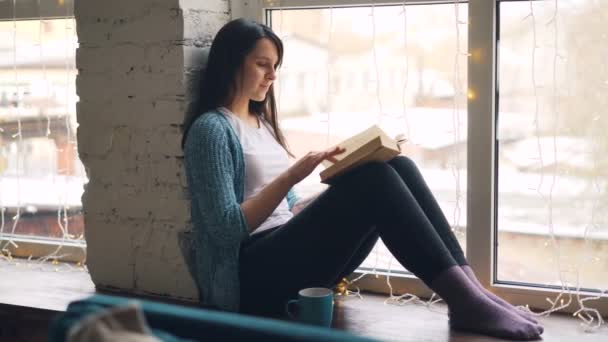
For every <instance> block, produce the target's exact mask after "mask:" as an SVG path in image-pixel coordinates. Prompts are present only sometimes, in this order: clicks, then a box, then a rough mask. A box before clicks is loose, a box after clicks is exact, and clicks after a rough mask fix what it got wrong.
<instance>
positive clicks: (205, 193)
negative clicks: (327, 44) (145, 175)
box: [183, 19, 543, 340]
mask: <svg viewBox="0 0 608 342" xmlns="http://www.w3.org/2000/svg"><path fill="white" fill-rule="evenodd" d="M282 57H283V45H282V43H281V40H280V39H279V38H278V37H277V36H276V35H275V34H274V33H273V32H272V31H271V30H270V28H268V27H266V26H264V25H261V24H258V23H255V22H252V21H247V20H244V19H237V20H234V21H231V22H229V23H228V24H226V25H225V26H224V27H223V28H222V29H221V30H220V31H219V32H218V33H217V36H216V37H215V39H214V41H213V44H212V46H211V50H210V53H209V58H208V62H207V66H206V69H205V72H204V75H203V77H202V81H201V89H200V108H199V110H197V111H194V112H192V114H191V115H189V116H188V117H187V118H186V120H185V122H184V140H183V148H184V153H185V163H186V172H187V176H188V186H189V190H190V192H191V196H192V221H193V223H194V235H195V254H196V261H195V265H193V267H194V269H195V278H196V282H197V285H198V287H199V291H200V296H201V301H202V302H203V303H206V304H210V305H215V306H217V307H219V308H221V309H225V310H232V311H238V310H241V311H242V312H244V313H250V314H262V315H269V316H275V315H281V314H282V313H283V310H284V307H285V302H286V301H287V300H288V299H290V298H293V297H294V296H295V295H296V294H297V291H298V290H300V289H302V288H306V287H313V286H324V287H332V286H334V285H335V284H336V283H337V282H338V281H339V280H340V279H341V278H342V277H343V276H345V275H348V274H350V273H351V272H353V271H354V270H355V269H356V268H357V267H358V266H359V265H360V264H361V262H363V260H364V259H365V258H366V256H367V255H368V253H369V252H370V251H371V249H372V247H373V246H374V244H375V243H376V241H377V240H378V238H382V240H383V241H384V243H385V244H386V246H387V247H388V248H389V250H390V251H391V253H392V254H393V255H394V256H395V258H396V259H397V260H398V261H399V262H400V263H401V264H402V265H403V266H404V267H405V268H407V269H408V270H409V271H411V272H412V273H414V274H415V275H416V276H418V277H419V278H420V279H422V281H424V283H425V284H426V285H428V286H429V287H430V288H431V289H432V290H433V291H435V292H436V293H437V294H438V295H439V296H441V298H443V299H444V300H445V302H446V303H447V305H448V308H449V312H450V314H449V316H450V326H451V327H452V328H454V329H458V330H464V331H469V332H476V333H481V334H486V335H492V336H497V337H502V338H510V339H516V340H530V339H537V338H539V337H540V335H541V334H542V332H543V328H542V327H541V326H540V325H539V324H538V322H537V321H536V320H534V319H533V318H532V317H531V316H529V315H528V314H526V313H524V312H520V311H518V310H517V309H516V308H514V307H513V306H511V305H510V304H509V303H507V302H505V301H504V300H502V299H500V298H498V297H496V296H495V295H494V294H492V293H490V292H489V291H487V290H486V289H484V288H483V286H482V285H481V284H480V283H479V281H478V280H477V278H476V277H475V275H474V273H473V271H472V269H471V268H470V267H469V266H468V264H467V260H466V259H465V257H464V253H463V251H462V249H461V248H460V246H459V244H458V241H457V240H456V238H455V236H454V235H453V233H452V231H451V229H450V225H449V223H448V222H447V220H446V218H445V217H444V215H443V213H442V211H441V209H440V207H439V205H438V204H437V202H436V200H435V199H434V198H433V195H432V193H431V191H430V190H429V188H428V187H427V185H426V183H425V181H424V179H423V177H422V175H421V174H420V172H419V170H418V168H417V167H416V165H415V164H414V162H412V161H411V160H410V159H408V158H407V157H404V156H399V157H396V158H394V159H392V160H390V161H389V162H386V163H384V162H370V163H367V164H364V165H362V166H360V167H358V168H356V169H354V170H352V171H350V172H348V173H346V174H345V175H343V176H341V177H340V178H339V179H338V180H337V181H336V182H335V183H334V184H333V185H331V186H330V187H329V188H328V189H327V190H325V191H324V192H322V193H321V194H320V195H318V196H317V197H316V198H313V199H312V200H309V201H308V202H309V203H308V205H305V206H304V205H302V203H304V202H305V201H298V200H297V198H296V197H295V195H294V193H293V191H292V187H293V186H294V185H295V184H297V183H298V182H300V181H301V180H302V179H304V178H305V177H306V176H308V175H309V174H310V173H311V172H312V171H313V170H314V169H315V167H317V165H319V163H320V162H321V161H323V160H325V159H328V160H333V158H334V156H335V155H337V154H339V153H342V152H343V150H342V149H340V148H336V149H333V150H328V151H320V152H310V153H308V154H307V155H306V156H304V157H302V158H301V159H299V160H298V161H297V162H295V163H294V164H293V165H291V166H290V165H289V155H291V153H290V152H289V150H288V148H287V145H286V143H285V138H284V137H283V134H282V133H281V130H280V128H279V125H278V120H277V112H276V106H275V99H274V94H273V82H274V81H275V79H276V71H277V68H278V67H279V66H280V64H281V60H282ZM302 208H303V209H302ZM404 319H405V318H404Z"/></svg>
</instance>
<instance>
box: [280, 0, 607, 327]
mask: <svg viewBox="0 0 608 342" xmlns="http://www.w3.org/2000/svg"><path fill="white" fill-rule="evenodd" d="M552 1H553V5H554V13H553V18H552V19H551V20H550V21H549V23H547V25H549V24H551V25H552V26H553V49H554V56H553V121H554V123H555V125H557V122H558V117H559V114H560V113H559V107H558V89H557V84H558V83H557V64H558V61H560V60H561V59H563V56H561V55H560V53H559V46H558V41H559V40H558V38H559V31H558V23H557V17H558V15H559V6H558V0H552ZM463 2H464V1H462V0H456V1H455V2H454V22H455V27H454V29H455V30H454V32H455V39H456V44H455V51H454V58H453V60H454V63H453V64H454V68H453V82H452V83H453V85H454V96H453V104H452V131H450V132H448V133H451V134H452V135H453V142H454V144H455V145H457V144H458V143H459V142H460V141H461V138H462V132H461V129H460V127H461V114H462V111H461V106H460V101H462V100H466V99H467V98H468V99H469V100H474V96H472V94H471V93H470V91H464V89H463V88H462V87H461V84H462V77H461V72H460V70H461V65H460V58H462V56H467V57H468V56H471V54H470V53H469V52H468V51H466V50H465V49H463V48H462V46H461V39H460V38H461V33H460V32H461V30H462V27H463V26H464V27H468V22H467V21H465V20H462V19H461V18H460V13H461V7H462V5H463ZM534 3H535V1H534V0H529V7H530V12H529V14H527V15H526V16H525V17H524V18H523V19H529V20H530V28H531V31H532V40H533V45H532V49H531V61H530V62H531V68H532V72H531V78H530V82H531V84H532V90H533V96H534V102H535V103H534V107H535V111H534V126H535V127H534V131H535V136H536V140H537V151H536V152H537V154H538V156H537V157H534V158H535V159H537V160H538V162H539V164H540V169H541V170H544V167H543V166H544V164H543V163H544V161H543V150H542V147H541V142H540V140H541V136H542V133H541V130H540V105H539V97H540V95H539V93H538V88H539V87H540V86H539V85H538V84H537V80H536V75H535V71H536V69H537V68H536V64H537V63H536V54H537V49H538V43H537V32H536V27H537V18H536V15H535V12H534V6H535V5H534ZM464 5H465V6H466V5H467V4H466V3H465V4H464ZM407 7H408V1H403V3H402V4H401V8H402V11H401V15H402V16H403V48H404V67H403V76H404V79H403V85H402V115H401V116H400V117H399V118H400V119H402V120H403V123H404V124H403V127H402V128H403V133H404V136H405V137H406V138H407V139H408V140H410V141H411V139H410V129H411V127H410V124H409V120H408V115H407V114H408V108H407V101H406V98H405V94H406V91H407V87H408V80H409V58H408V57H409V56H408V40H407V37H408V35H407V33H408V30H407ZM279 11H280V12H281V13H280V15H281V18H282V16H283V13H282V11H283V9H282V7H281V8H279ZM327 11H328V21H329V26H328V32H327V53H328V58H327V63H326V64H327V66H326V67H327V93H326V99H327V100H326V103H327V104H328V105H327V114H326V119H323V120H321V122H323V123H325V124H326V125H327V126H326V128H327V136H326V139H327V142H328V144H329V141H330V135H331V133H332V130H331V128H330V122H331V120H330V118H331V113H332V107H331V105H330V104H331V102H330V101H331V99H332V95H333V94H332V87H331V86H330V85H331V78H332V68H333V65H332V63H331V62H332V58H331V53H332V43H333V42H332V31H333V25H332V23H333V16H334V13H333V12H334V8H333V7H329V8H328V9H327ZM370 12H371V13H370V17H371V27H372V53H373V62H372V63H373V66H374V68H375V74H376V100H377V108H378V116H377V121H378V122H377V124H381V121H382V117H383V114H384V113H383V103H382V97H381V88H380V72H379V68H378V58H377V54H376V52H377V51H376V48H377V46H376V22H375V20H376V18H375V5H374V4H372V5H371V6H370ZM281 21H282V20H281ZM281 29H282V25H281ZM554 129H556V127H554ZM556 136H557V131H554V132H553V151H552V152H553V159H554V160H557V152H558V151H557V143H556ZM596 149H597V147H596ZM596 153H599V150H598V151H596ZM460 158H461V156H460V151H458V150H456V151H455V152H454V153H453V154H452V158H451V163H450V169H451V172H452V175H453V177H454V184H455V187H454V192H455V194H454V197H455V198H454V209H453V212H452V227H457V226H459V224H460V220H461V211H462V209H461V205H460V204H461V199H462V196H463V190H462V188H461V174H460V171H461V170H460V169H461V159H460ZM594 161H595V160H594ZM555 164H556V163H555ZM594 167H595V168H598V165H597V161H595V164H594ZM595 174H596V175H597V174H598V173H597V172H596V173H595ZM545 176H546V175H545V171H541V172H540V174H539V179H538V184H537V186H536V188H535V189H534V190H535V191H536V193H537V195H538V197H539V199H540V200H541V201H543V202H544V203H545V204H546V206H547V208H548V212H547V216H546V218H547V227H548V229H549V237H550V239H551V242H552V251H553V253H555V260H556V261H557V273H558V277H559V281H560V283H561V289H560V292H559V293H558V294H556V296H555V297H554V298H546V300H547V302H549V303H550V304H551V307H550V308H548V309H547V310H544V311H543V312H538V313H534V312H532V311H530V309H529V307H528V306H527V305H526V306H520V307H519V308H520V309H522V310H525V311H528V312H530V313H531V314H533V315H535V316H548V315H550V314H551V313H553V312H557V311H560V310H562V309H564V308H566V307H568V306H569V305H570V304H571V303H572V301H573V300H574V299H573V298H576V302H577V305H578V309H577V310H576V312H575V313H574V314H573V315H574V316H576V317H578V318H580V319H581V321H582V325H583V327H584V329H585V330H586V331H593V330H597V329H598V328H600V327H601V326H602V325H603V323H604V321H603V319H602V316H601V314H600V312H599V311H598V310H597V309H594V308H592V307H589V306H587V304H586V303H587V302H589V301H593V300H597V299H599V298H600V297H601V293H600V294H598V295H597V296H591V297H586V298H581V294H580V291H579V290H580V284H579V277H578V275H579V273H578V269H577V268H575V269H574V270H573V272H574V273H575V274H576V276H577V277H576V288H575V290H573V289H572V286H569V285H568V282H567V281H566V280H565V279H564V277H563V274H564V270H563V268H562V265H561V263H560V259H561V256H560V245H559V241H558V240H557V238H556V234H555V231H554V224H553V216H554V212H553V191H554V188H555V185H556V182H557V170H556V169H555V168H554V170H553V172H552V175H551V184H550V187H549V192H548V195H545V194H544V193H543V192H542V188H543V186H544V182H545V178H546V177H545ZM591 181H592V182H594V188H595V189H596V192H597V194H598V195H599V194H600V193H601V190H600V185H599V183H600V180H599V178H598V177H597V176H596V177H595V178H594V179H593V180H591ZM597 198H599V196H596V200H595V202H596V203H595V204H594V206H593V209H592V212H591V220H592V222H591V224H590V226H591V227H596V226H597V225H596V224H595V223H594V222H593V219H594V217H595V216H596V215H595V210H597V208H598V207H599V200H598V199H597ZM588 229H589V228H587V229H586V232H585V240H586V241H587V239H588V235H587V230H588ZM452 230H453V232H454V233H455V234H464V232H462V231H461V230H458V229H454V228H453V229H452ZM372 253H373V255H371V256H370V258H373V259H375V260H374V262H373V267H372V268H371V270H369V271H364V272H363V273H362V274H361V275H359V276H358V277H356V278H354V279H352V280H350V281H349V280H347V279H343V280H342V281H341V282H340V283H339V284H338V286H337V287H336V291H337V293H338V294H339V295H343V296H356V297H359V298H362V296H361V293H360V289H359V288H358V287H357V286H356V283H357V282H358V281H359V280H360V279H362V278H363V277H366V276H369V275H372V276H376V277H378V275H379V274H380V272H381V273H383V274H386V275H387V276H386V284H387V287H388V289H389V297H388V298H387V299H386V301H385V303H387V304H393V305H406V304H418V305H424V306H426V307H428V308H429V309H430V310H434V311H443V310H442V309H439V308H438V307H437V306H435V305H434V304H436V303H438V302H440V301H441V298H439V297H438V296H436V294H433V295H432V296H431V298H430V299H428V300H424V299H421V298H419V297H418V296H416V295H414V294H411V293H404V294H401V295H396V294H395V293H394V290H393V286H392V285H391V281H390V278H391V271H392V265H393V261H394V257H393V256H392V255H390V257H389V260H388V267H387V269H383V270H379V268H378V264H379V254H380V252H379V246H378V245H377V246H375V247H374V249H373V252H372ZM581 258H582V256H581ZM566 297H567V300H565V298H566Z"/></svg>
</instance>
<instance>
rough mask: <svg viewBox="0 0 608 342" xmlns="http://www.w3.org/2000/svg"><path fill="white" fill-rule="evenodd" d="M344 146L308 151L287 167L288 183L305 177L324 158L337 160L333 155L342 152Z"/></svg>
mask: <svg viewBox="0 0 608 342" xmlns="http://www.w3.org/2000/svg"><path fill="white" fill-rule="evenodd" d="M344 151H346V149H345V148H342V147H339V146H336V147H335V148H333V149H331V150H327V151H323V152H308V154H307V155H305V156H304V157H302V158H300V160H298V161H297V162H296V163H295V164H293V165H292V166H291V167H290V168H289V169H287V178H288V179H289V182H290V184H291V185H292V186H293V185H296V184H298V183H299V182H300V181H302V179H304V178H306V177H307V176H308V175H309V174H311V172H312V171H313V170H314V169H315V168H316V167H317V166H318V165H319V164H321V162H322V161H323V160H325V159H327V160H329V161H331V162H332V163H335V162H337V160H336V158H334V156H335V155H338V154H340V153H344Z"/></svg>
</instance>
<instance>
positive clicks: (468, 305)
mask: <svg viewBox="0 0 608 342" xmlns="http://www.w3.org/2000/svg"><path fill="white" fill-rule="evenodd" d="M429 286H430V287H431V289H433V291H435V292H436V293H437V294H438V295H439V296H440V297H441V298H443V300H445V302H446V303H447V304H448V308H449V310H450V327H452V328H453V329H455V330H462V331H467V332H472V333H478V334H483V335H488V336H495V337H499V338H506V339H512V340H522V341H523V340H534V339H538V338H540V334H541V331H540V330H539V329H538V327H537V326H536V325H535V324H534V323H532V322H529V321H527V320H525V319H523V318H522V317H520V316H519V315H517V314H516V313H514V312H512V311H510V310H508V309H506V308H504V307H502V306H500V305H498V304H497V303H495V302H494V301H492V300H491V299H490V298H488V297H487V296H486V295H485V294H484V293H483V292H481V290H480V289H479V288H477V286H476V285H475V284H473V282H472V281H471V280H470V279H469V278H468V277H467V275H466V274H465V273H464V271H463V270H462V268H460V266H452V267H450V268H448V269H446V270H444V271H442V272H441V273H440V274H439V276H437V277H436V278H435V279H434V280H433V281H432V282H431V284H429Z"/></svg>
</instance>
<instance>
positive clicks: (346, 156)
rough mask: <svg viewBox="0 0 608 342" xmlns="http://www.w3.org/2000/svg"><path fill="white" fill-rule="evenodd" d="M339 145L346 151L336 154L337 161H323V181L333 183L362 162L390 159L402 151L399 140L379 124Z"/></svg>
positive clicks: (321, 174)
mask: <svg viewBox="0 0 608 342" xmlns="http://www.w3.org/2000/svg"><path fill="white" fill-rule="evenodd" d="M337 146H340V147H342V148H345V149H346V151H344V152H343V153H341V154H338V155H336V156H334V158H336V159H337V160H338V161H337V162H336V163H332V162H331V161H329V160H324V161H323V162H322V164H323V166H325V167H326V168H325V170H323V171H321V173H320V176H321V182H322V183H326V184H331V183H332V182H333V181H334V180H335V179H336V178H337V177H338V176H339V175H341V174H343V173H345V172H347V171H349V170H351V169H353V168H355V167H357V166H359V165H361V164H364V163H366V162H369V161H372V160H376V161H388V160H391V159H392V158H394V157H396V156H397V155H399V154H400V153H401V151H400V150H399V144H398V143H397V141H396V140H395V139H392V138H390V137H389V136H388V135H386V133H385V132H384V131H383V130H382V129H381V128H380V127H378V126H377V125H373V126H371V127H370V128H368V129H366V130H365V131H363V132H361V133H359V134H356V135H354V136H352V137H350V138H348V139H346V140H344V141H343V142H341V143H339V144H338V145H337Z"/></svg>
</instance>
